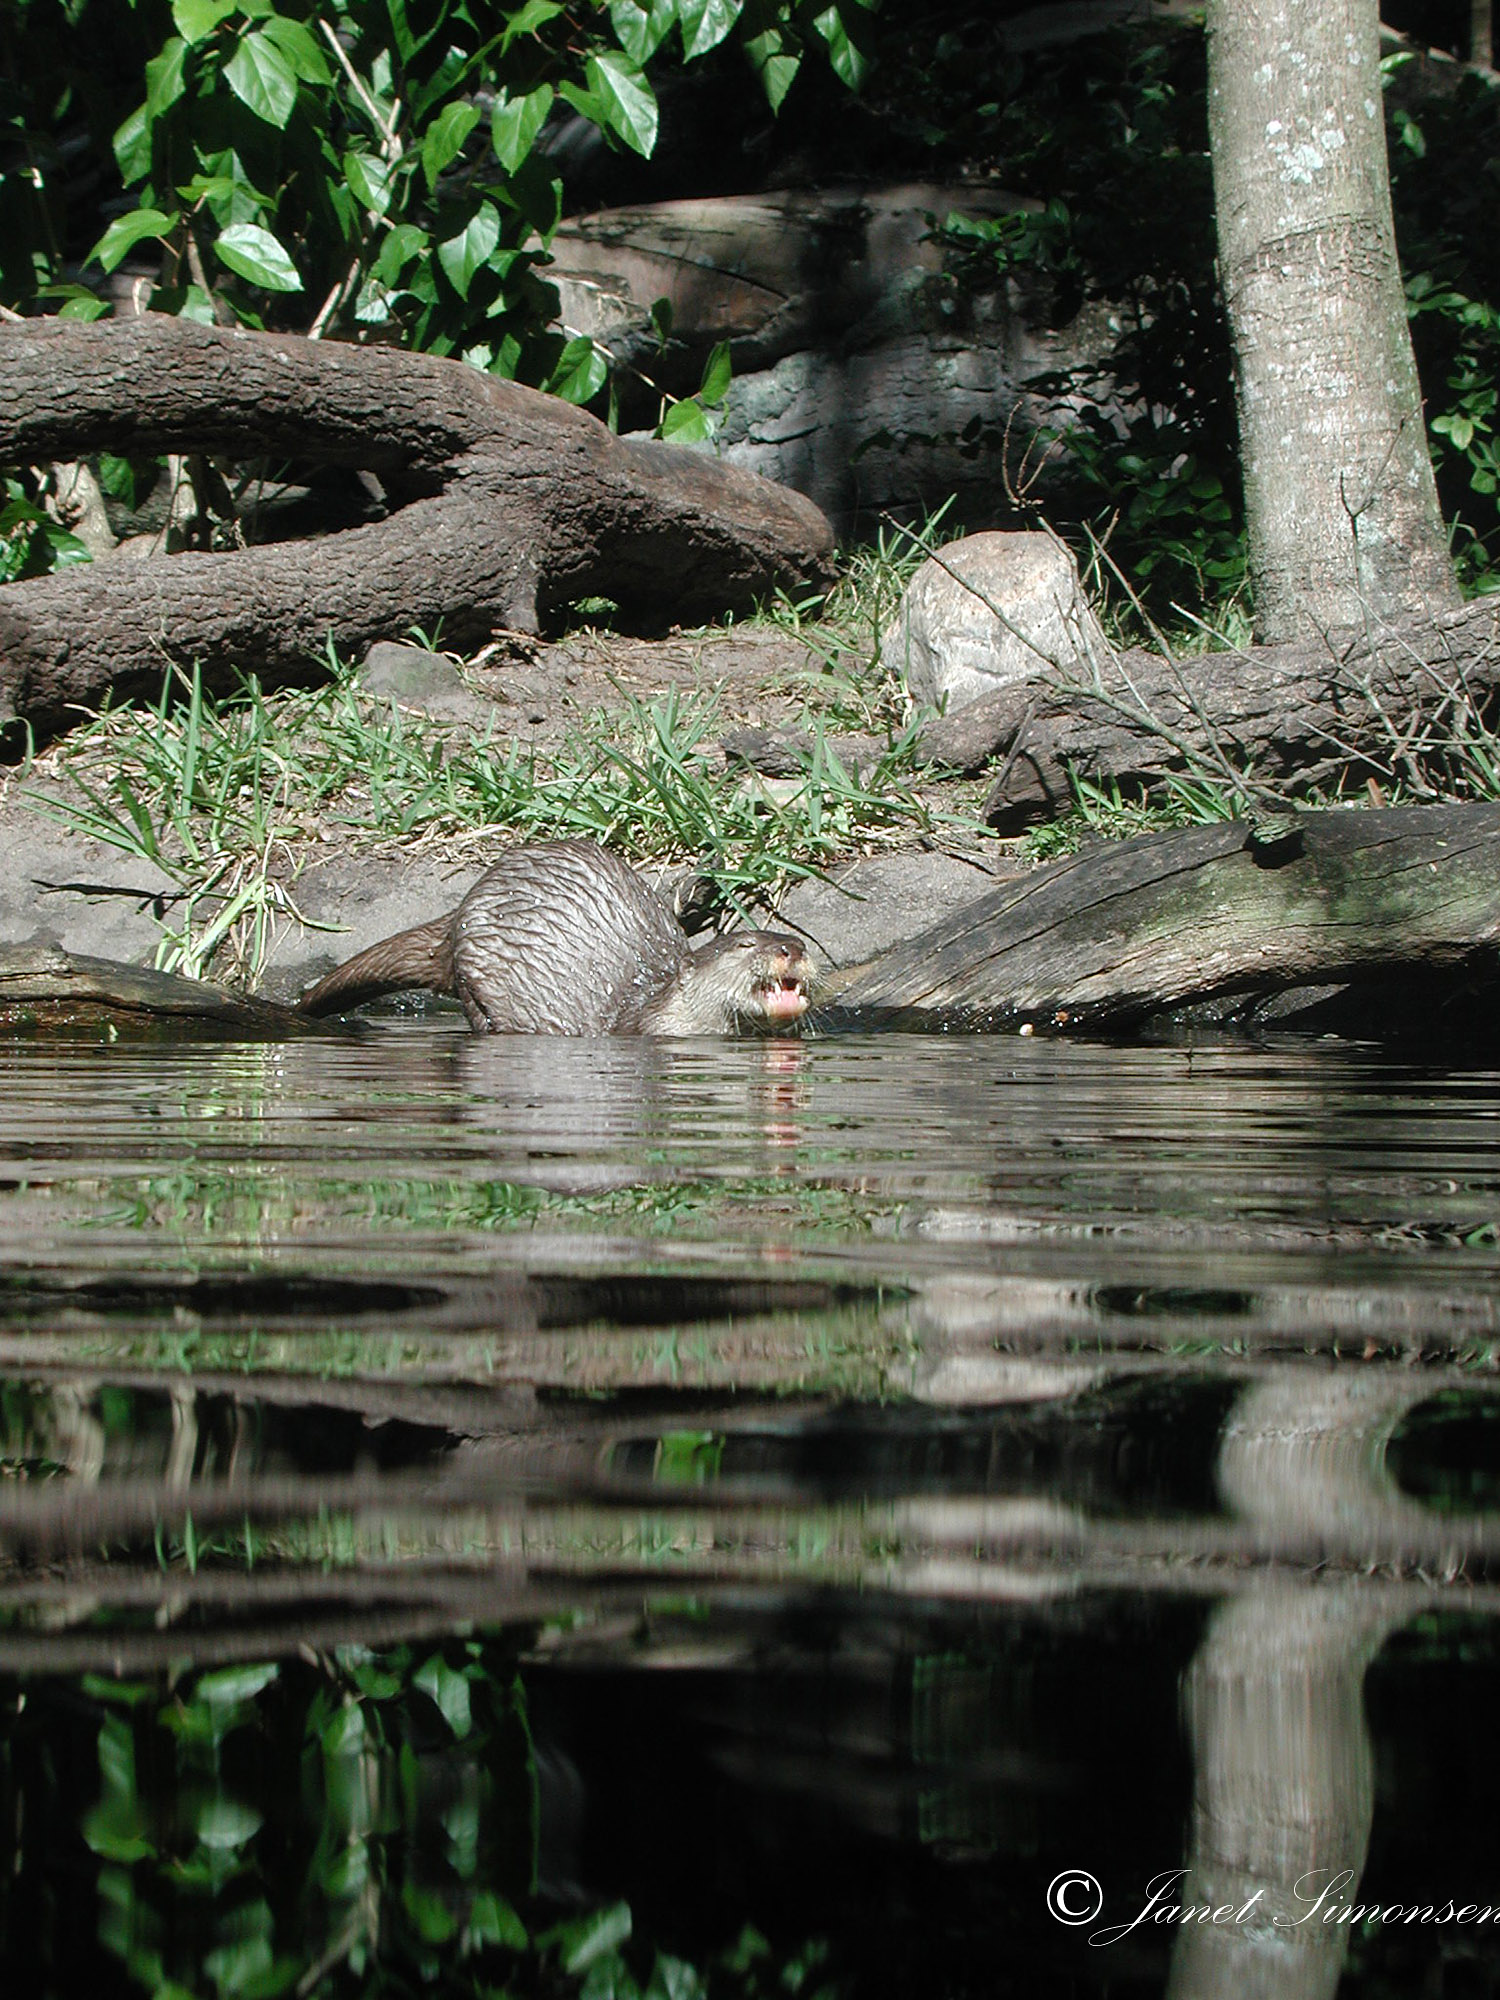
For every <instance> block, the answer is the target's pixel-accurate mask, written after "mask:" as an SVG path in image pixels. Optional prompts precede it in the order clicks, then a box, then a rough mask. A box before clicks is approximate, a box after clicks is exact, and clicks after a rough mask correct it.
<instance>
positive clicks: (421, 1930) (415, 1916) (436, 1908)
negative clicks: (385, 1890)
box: [401, 1882, 458, 1944]
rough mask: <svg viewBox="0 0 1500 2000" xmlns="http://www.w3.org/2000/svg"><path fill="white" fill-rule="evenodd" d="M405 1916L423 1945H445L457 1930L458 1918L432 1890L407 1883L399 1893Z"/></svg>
mask: <svg viewBox="0 0 1500 2000" xmlns="http://www.w3.org/2000/svg"><path fill="white" fill-rule="evenodd" d="M401 1900H402V1902H403V1903H404V1904H405V1906H406V1914H407V1915H408V1916H409V1917H410V1918H411V1920H412V1922H413V1924H414V1925H415V1926H416V1929H417V1935H418V1936H419V1937H420V1938H421V1940H422V1942H423V1943H424V1944H446V1943H447V1942H448V1940H449V1938H451V1937H452V1935H453V1933H454V1932H455V1931H456V1930H457V1929H458V1918H457V1917H456V1916H455V1915H454V1914H453V1912H452V1910H450V1909H449V1908H448V1905H447V1904H446V1903H445V1902H444V1901H443V1900H442V1898H441V1896H439V1895H438V1893H437V1891H436V1890H434V1889H422V1888H419V1887H418V1886H417V1884H416V1883H415V1882H408V1883H407V1884H406V1886H405V1888H404V1889H403V1890H402V1892H401Z"/></svg>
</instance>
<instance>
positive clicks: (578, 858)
mask: <svg viewBox="0 0 1500 2000" xmlns="http://www.w3.org/2000/svg"><path fill="white" fill-rule="evenodd" d="M810 979H811V967H810V965H809V963H808V960H807V956H806V954H805V953H804V951H803V949H802V947H801V945H800V944H798V942H797V940H796V939H795V938H791V937H783V936H781V935H779V934H778V933H776V932H774V931H733V932H731V933H730V934H729V935H728V936H727V937H722V938H719V939H717V940H716V941H715V942H714V943H713V944H710V945H707V946H706V947H705V948H704V949H703V950H702V951H696V952H695V951H694V950H693V949H692V948H691V947H690V945H689V944H688V941H687V936H686V934H685V933H684V931H683V929H682V926H681V925H680V924H679V923H678V922H677V920H676V918H675V917H674V916H673V915H672V913H671V911H670V910H669V909H668V908H667V905H666V903H665V902H664V901H663V900H662V898H661V897H660V896H658V895H656V894H655V893H654V892H653V891H652V890H651V889H648V888H647V887H646V885H645V883H643V882H642V881H641V880H640V879H639V878H638V877H637V876H636V875H635V874H634V873H633V872H632V871H631V869H630V868H628V867H627V866H626V864H625V863H624V862H623V861H621V860H620V859H619V858H618V856H616V855H614V854H611V853H610V852H609V851H608V849H607V848H603V847H598V846H596V845H595V844H594V843H593V842H592V841H586V840H556V841H544V842H542V843H540V844H538V845H537V846H534V847H518V848H516V849H515V851H514V852H513V853H510V854H507V855H506V856H505V858H504V859H503V860H501V861H498V862H497V863H496V864H495V866H494V867H493V868H491V869H490V870H489V871H488V872H487V873H486V874H484V875H481V876H480V878H479V880H478V881H477V882H476V883H475V884H474V887H473V888H472V889H471V890H470V891H469V893H468V895H467V896H465V897H464V899H463V901H462V902H461V903H460V904H459V906H458V908H457V909H456V910H454V911H453V912H452V913H451V914H450V915H448V916H446V917H438V918H436V919H435V920H434V921H433V922H432V923H429V924H418V925H417V926H416V927H415V929H413V930H409V931H401V932H398V934H397V935H396V936H395V937H390V938H385V939H384V940H382V942H381V943H379V944H374V945H371V946H370V948H369V950H368V951H362V952H360V953H359V954H358V956H357V957H355V958H351V959H349V960H348V961H347V962H346V963H345V964H343V965H341V966H338V967H337V968H336V969H335V970H334V971H333V972H330V973H329V974H328V976H327V978H326V979H320V980H319V981H318V983H317V985H316V986H314V987H313V988H312V989H311V991H310V992H308V993H305V994H304V995H303V997H302V1000H301V1003H300V1005H301V1008H302V1011H303V1012H304V1013H307V1014H338V1013H343V1012H344V1011H345V1010H347V1009H348V1008H350V1007H357V1006H358V1005H359V1004H360V1002H361V1001H363V1000H372V999H374V998H375V996H376V995H377V994H381V993H395V992H399V991H401V990H402V989H403V988H410V987H414V986H421V987H426V988H427V989H428V990H429V991H431V992H434V993H452V994H456V995H457V997H458V999H459V1000H460V1001H461V1002H462V1004H463V1009H464V1012H465V1013H466V1014H467V1015H468V1017H469V1021H470V1023H471V1025H472V1026H473V1027H475V1028H477V1029H479V1030H481V1032H484V1031H488V1032H490V1033H493V1034H511V1035H735V1034H746V1033H755V1032H757V1031H759V1032H766V1031H775V1030H778V1029H785V1028H787V1027H789V1026H790V1025H791V1024H792V1023H793V1022H795V1021H797V1020H799V1019H800V1018H801V1016H802V1015H803V1014H804V1013H806V1011H807V1006H808V986H809V981H810Z"/></svg>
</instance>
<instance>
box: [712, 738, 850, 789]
mask: <svg viewBox="0 0 1500 2000" xmlns="http://www.w3.org/2000/svg"><path fill="white" fill-rule="evenodd" d="M825 740H826V742H827V745H828V748H829V749H830V750H831V751H832V752H833V754H834V755H835V756H836V757H837V758H838V760H839V762H840V763H841V764H842V765H843V767H844V769H845V771H847V772H848V774H849V776H850V777H851V778H853V779H854V780H855V782H856V783H858V782H860V781H861V780H862V779H863V778H864V775H865V773H866V772H867V771H869V770H871V769H872V768H873V766H874V765H876V764H877V763H879V761H880V757H881V753H882V751H883V750H884V748H885V745H884V744H883V743H881V742H880V741H879V739H878V738H877V737H874V736H866V735H862V734H857V733H856V734H853V735H835V736H829V737H827V738H826V739H825ZM815 744H816V739H815V737H814V736H813V734H812V732H811V731H810V730H806V729H804V730H789V729H730V730H726V731H725V733H724V735H722V736H721V737H720V738H719V747H720V748H721V749H722V750H723V752H724V754H725V756H726V757H728V758H729V759H730V761H731V762H732V763H739V764H748V765H749V767H750V768H751V770H753V771H759V772H761V773H762V775H763V776H765V777H768V778H798V777H801V776H802V775H803V774H804V773H805V772H806V771H807V770H808V768H809V766H810V764H811V762H812V757H813V751H814V748H815Z"/></svg>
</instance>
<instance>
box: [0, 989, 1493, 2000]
mask: <svg viewBox="0 0 1500 2000" xmlns="http://www.w3.org/2000/svg"><path fill="white" fill-rule="evenodd" d="M1435 1053H1436V1054H1438V1055H1442V1054H1443V1053H1444V1052H1443V1051H1436V1052H1435ZM1497 1279H1500V1072H1494V1071H1489V1070H1478V1069H1472V1068H1471V1069H1464V1070H1454V1069H1444V1068H1441V1067H1438V1066H1436V1065H1434V1066H1431V1067H1420V1066H1417V1065H1414V1064H1412V1063H1409V1062H1407V1063H1396V1062H1393V1061H1391V1060H1389V1059H1387V1058H1385V1057H1382V1056H1381V1055H1380V1054H1379V1053H1378V1052H1376V1051H1373V1050H1365V1049H1359V1048H1351V1047H1349V1046H1346V1045H1339V1044H1335V1043H1311V1042H1303V1043H1298V1042H1294V1041H1288V1042H1286V1043H1285V1044H1283V1045H1279V1046H1263V1047H1256V1048H1251V1047H1204V1046H1200V1047H1193V1048H1188V1047H1181V1048H1158V1049H1106V1048H1090V1047H1068V1046H1061V1045H1057V1044H1048V1043H1040V1042H1035V1041H1018V1040H1013V1039H998V1038H997V1039H978V1038H965V1037H954V1038H946V1039H945V1038H934V1039H927V1040H918V1039H910V1038H905V1037H899V1036H887V1037H881V1038H868V1039H865V1038H849V1039H845V1040H831V1041H826V1042H822V1043H813V1044H786V1043H765V1044H738V1045H718V1044H714V1045H709V1044H703V1045H697V1044H681V1045H656V1044H651V1043H631V1042H623V1041H622V1042H611V1043H593V1044H590V1043H567V1042H546V1041H522V1042H514V1043H510V1042H500V1041H494V1040H472V1039H470V1038H469V1037H468V1036H467V1035H466V1034H463V1033H461V1032H459V1031H457V1030H456V1029H455V1028H453V1027H452V1026H451V1025H449V1024H447V1023H444V1022H441V1021H438V1022H433V1021H426V1022H403V1021H400V1020H392V1021H389V1022H386V1023H384V1024H382V1025H381V1026H379V1027H378V1028H377V1029H375V1030H372V1031H371V1032H370V1033H369V1034H368V1035H367V1036H366V1037H365V1038H364V1039H362V1040H360V1041H349V1040H344V1041H340V1040H335V1039H332V1038H330V1039H329V1040H327V1041H313V1042H305V1043H297V1044H292V1045H287V1046H280V1047H265V1046H253V1047H252V1046H242V1045H238V1044H212V1043H193V1042H191V1041H185V1042H172V1041H157V1042H153V1043H150V1044H145V1043H140V1042H131V1041H129V1040H120V1041H117V1042H113V1043H107V1042H101V1041H97V1040H93V1039H90V1038H88V1037H80V1038H79V1039H77V1040H74V1041H68V1042H57V1041H54V1042H50V1043H47V1042H43V1041H39V1040H30V1041H28V1040H24V1039H23V1040H15V1041H10V1042H5V1043H0V1964H3V1965H4V1967H5V1968H6V1970H7V1971H8V1972H9V1973H10V1975H11V1980H12V1981H13V1982H14V1990H15V1991H17V1992H24V1993H27V1994H38V1995H42V1994H51V1993H56V1994H71V1993H75V1992H79V1993H114V1992H120V1993H132V1994H139V1993H148V1994H153V1995H156V1994H160V1995H170V1996H180V1995H182V1994H184V1993H189V1994H195V1995H203V1996H208V1997H209V2000H219V1997H220V1996H224V1995H243V1996H247V2000H249V1996H255V1995H270V1994H276V1993H286V1994H304V1995H306V1994H330V1995H335V1994H336V1995H344V1994H351V1995H352V1994H366V1993H369V1994H375V1993H380V1994H385V1993H393V1994H394V1993H402V1994H404V1993H415V1992H419V1991H420V1992H435V1993H441V1994H463V1995H471V1994H472V1995H476V1996H477V1995H498V1994H505V1993H509V1994H512V1995H516V1996H519V1995H523V1994H526V1995H530V1994H549V1995H550V1994H560V1995H562V1994H573V1993H578V1992H582V1993H584V1994H586V1995H588V1996H589V2000H608V1996H611V1995H614V1996H619V2000H627V1996H631V1995H636V1994H645V1995H649V1996H650V2000H688V1996H693V1995H699V1994H702V1993H705V1992H706V1993H711V1994H714V1995H721V1994H722V1995H734V1996H738V1995H747V1996H749V1995H764V1996H770V1995H808V1996H812V1995H817V1994H830V1995H831V1994H841V1995H864V1994H869V1995H908V1994H911V1995H923V1996H925V1995H929V1994H930V1995H935V1996H943V1995H953V1996H966V2000H967V1996H975V1997H976V2000H977V1996H981V1995H983V1996H995V1995H1010V1994H1031V1993H1056V1994H1063V1995H1069V1994H1088V1995H1094V1994H1107V1995H1111V1996H1116V1995H1136V1994H1142V1995H1144V1994H1157V1993H1162V1992H1170V1993H1171V1994H1173V1995H1174V1996H1217V1995H1220V1994H1234V1995H1236V1996H1240V1995H1244V1996H1259V1995H1266V1996H1271V1995H1277V1996H1288V2000H1290V1996H1298V2000H1301V1996H1311V1995H1315V1994H1327V1995H1331V1994H1333V1993H1335V1992H1336V1991H1337V1992H1338V1993H1340V1994H1346V1995H1361V1996H1365V1995H1368V1996H1376V1995H1380V1996H1384V1995H1388V1994H1389V1995H1397V1994H1402V1995H1404V1994H1422V1995H1436V1996H1457V1995H1465V1996H1467V1995H1478V1994H1491V1993H1496V1992H1500V1815H1497V1814H1496V1811H1495V1800H1496V1798H1497V1796H1500V1735H1497V1732H1496V1729H1495V1727H1494V1722H1493V1716H1494V1712H1495V1707H1496V1695H1497V1692H1500V1679H1497V1672H1496V1669H1497V1664H1500V1647H1497V1633H1500V1621H1497V1618H1496V1611H1497V1607H1500V1375H1497V1369H1496V1357H1497V1354H1500V1282H1497ZM1085 1877H1088V1878H1092V1881H1091V1880H1089V1879H1085ZM1094 1883H1097V1885H1098V1886H1097V1889H1096V1888H1095V1887H1094V1886H1093V1884H1094ZM1049 1894H1050V1896H1051V1904H1050V1906H1049ZM1096 1902H1097V1903H1098V1905H1099V1907H1098V1909H1097V1914H1095V1903H1096ZM1069 1918H1074V1919H1085V1920H1083V1921H1073V1922H1069V1921H1065V1919H1069ZM1137 1919H1139V1921H1137ZM4 1990H5V1991H7V1992H8V1991H9V1990H12V1989H11V1986H10V1985H7V1986H6V1988H5V1989H4Z"/></svg>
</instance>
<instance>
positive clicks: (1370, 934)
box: [815, 805, 1500, 1033]
mask: <svg viewBox="0 0 1500 2000" xmlns="http://www.w3.org/2000/svg"><path fill="white" fill-rule="evenodd" d="M1497 944H1500V806H1497V805H1440V806H1407V807H1400V808H1397V809H1393V810H1390V811H1385V812H1374V811H1369V812H1321V813H1307V814H1299V815H1296V816H1295V817H1294V818H1291V819H1289V820H1286V821H1277V822H1274V823H1273V824H1272V825H1271V826H1270V827H1269V828H1268V829H1267V830H1266V831H1265V832H1264V833H1260V834H1258V833H1257V832H1256V831H1254V830H1253V829H1251V828H1250V827H1248V826H1246V825H1244V824H1242V823H1241V822H1239V821H1227V822H1223V823H1220V824H1217V825H1211V826H1198V827H1187V828H1184V829H1182V830H1180V831H1178V832H1173V833H1162V834H1149V835H1145V836H1143V837H1142V838H1140V839H1138V840H1130V841H1123V842H1121V843H1120V844H1119V845H1118V846H1112V847H1104V848H1094V849H1091V850H1089V851H1088V852H1086V853H1083V854H1078V855H1075V856H1073V857H1071V858H1070V859H1068V860H1065V861H1059V862H1055V863H1053V864H1052V865H1051V866H1050V867H1047V868H1043V869H1039V870H1038V871H1037V872H1036V873H1035V874H1034V875H1031V876H1027V877H1023V878H1021V879H1020V880H1018V881H1013V882H1009V883H1007V884H1006V885H1005V887H1004V888H1002V889H997V890H996V891H995V892H994V893H993V894H991V895H988V896H984V897H982V898H980V899H979V900H978V901H977V902H974V903H970V904H967V905H965V906H964V907H963V908H962V909H961V910H959V911H957V912H955V914H953V915H952V916H950V917H948V918H945V919H944V921H943V922H941V923H939V924H934V925H933V926H932V928H931V929H929V930H926V931H923V932H921V933H920V934H919V935H918V936H916V937H914V938H911V939H909V940H908V941H907V942H906V943H905V944H902V945H899V946H898V947H897V948H896V949H895V950H894V951H891V952H888V953H887V954H886V955H885V956H884V957H883V958H880V959H878V960H876V961H875V962H874V963H872V964H870V965H866V966H863V967H859V968H856V969H854V970H853V971H852V972H850V973H848V974H845V975H843V976H842V978H841V982H840V985H839V987H838V989H837V991H836V992H835V993H834V994H833V995H832V996H831V997H830V999H829V1000H828V1001H827V1002H826V1003H825V1004H824V1005H823V1006H822V1007H821V1008H820V1009H819V1010H818V1013H817V1015H816V1016H815V1019H816V1020H817V1021H818V1022H819V1023H821V1024H823V1025H827V1026H835V1027H838V1026H842V1027H855V1028H862V1029H863V1028H873V1027H899V1028H914V1029H930V1028H964V1029H1019V1028H1022V1027H1025V1026H1031V1027H1034V1028H1039V1029H1046V1030H1060V1031H1067V1032H1075V1033H1076V1032H1079V1031H1086V1030H1091V1029H1094V1030H1097V1029H1103V1028H1108V1029H1109V1030H1111V1031H1114V1030H1127V1029H1130V1028H1132V1027H1136V1026H1139V1024H1140V1023H1141V1022H1143V1021H1145V1020H1147V1019H1149V1018H1150V1017H1152V1016H1154V1015H1160V1014H1162V1013H1164V1012H1166V1011H1169V1010H1171V1009H1174V1008H1179V1007H1182V1006H1185V1005H1187V1004H1189V1003H1197V1002H1203V1001H1208V1000H1214V999H1225V998H1228V997H1236V996H1246V997H1253V996H1256V995H1263V994H1270V993H1277V992H1280V991H1284V990H1285V989H1286V988H1288V987H1298V986H1305V985H1323V984H1328V983H1336V982H1345V981H1351V980H1370V979H1372V978H1373V977H1375V976H1376V975H1382V974H1389V973H1391V972H1393V971H1401V972H1408V973H1409V972H1412V971H1415V970H1418V969H1422V968H1426V969H1429V970H1430V969H1432V968H1451V969H1452V971H1453V973H1454V974H1455V977H1454V979H1453V982H1452V983H1453V986H1454V988H1455V989H1456V988H1457V987H1458V986H1460V985H1461V984H1462V983H1463V982H1462V980H1461V979H1460V978H1458V977H1457V976H1456V975H1458V974H1459V973H1460V972H1465V971H1466V972H1469V973H1472V974H1474V975H1475V976H1477V977H1480V978H1486V979H1487V978H1492V977H1494V975H1495V973H1496V971H1497V970H1500V959H1497V951H1496V947H1497ZM1434 1025H1436V1024H1435V1023H1434Z"/></svg>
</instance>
